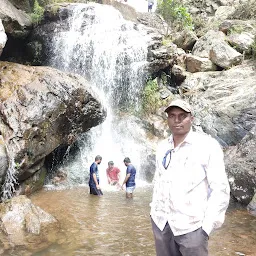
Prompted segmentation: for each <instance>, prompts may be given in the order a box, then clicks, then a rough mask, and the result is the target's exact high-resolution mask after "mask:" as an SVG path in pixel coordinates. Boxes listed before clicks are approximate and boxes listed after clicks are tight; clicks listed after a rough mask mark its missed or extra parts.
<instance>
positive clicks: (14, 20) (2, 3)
mask: <svg viewBox="0 0 256 256" xmlns="http://www.w3.org/2000/svg"><path fill="white" fill-rule="evenodd" d="M0 19H2V21H3V25H4V27H5V32H6V33H7V34H9V35H11V36H12V37H14V38H24V37H26V36H27V35H28V33H29V32H30V30H31V28H32V22H31V18H30V16H29V15H28V14H26V13H25V12H24V11H22V10H18V9H17V8H15V7H14V6H13V5H12V4H11V2H9V1H7V0H0Z"/></svg>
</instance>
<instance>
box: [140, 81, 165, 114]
mask: <svg viewBox="0 0 256 256" xmlns="http://www.w3.org/2000/svg"><path fill="white" fill-rule="evenodd" d="M160 105H161V104H160V95H159V87H158V84H157V82H156V80H148V82H147V84H146V86H145V88H144V91H143V95H142V108H143V112H145V113H147V114H153V113H155V112H156V110H157V109H158V108H159V107H160Z"/></svg>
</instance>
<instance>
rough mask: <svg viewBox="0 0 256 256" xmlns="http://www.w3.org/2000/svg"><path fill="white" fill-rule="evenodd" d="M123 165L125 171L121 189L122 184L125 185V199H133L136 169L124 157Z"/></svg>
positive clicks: (128, 159) (127, 158)
mask: <svg viewBox="0 0 256 256" xmlns="http://www.w3.org/2000/svg"><path fill="white" fill-rule="evenodd" d="M124 164H125V166H127V169H126V176H125V179H124V181H123V184H122V189H123V187H124V184H125V185H126V198H132V197H133V191H134V189H135V176H136V169H135V167H134V166H133V165H132V164H131V160H130V158H129V157H126V158H125V159H124Z"/></svg>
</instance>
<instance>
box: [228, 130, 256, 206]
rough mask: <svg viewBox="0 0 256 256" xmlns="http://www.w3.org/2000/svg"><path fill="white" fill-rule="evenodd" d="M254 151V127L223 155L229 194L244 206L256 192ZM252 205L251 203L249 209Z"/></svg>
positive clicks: (255, 147)
mask: <svg viewBox="0 0 256 256" xmlns="http://www.w3.org/2000/svg"><path fill="white" fill-rule="evenodd" d="M255 149H256V125H255V126H254V127H253V128H252V129H251V131H250V132H248V134H247V135H246V136H245V137H244V138H243V139H242V140H241V142H240V143H239V144H238V145H236V146H234V147H231V148H229V149H228V150H227V151H226V153H225V155H226V158H225V159H226V160H225V162H226V167H227V168H226V169H227V173H228V177H229V183H230V187H231V193H232V195H233V196H234V197H235V198H236V199H237V200H238V201H239V202H241V203H244V204H249V202H250V201H251V200H252V198H253V196H254V193H255V191H256V169H255V166H256V155H255V154H254V152H255ZM252 205H253V202H252V203H251V207H252ZM254 207H255V205H254ZM254 210H255V209H254Z"/></svg>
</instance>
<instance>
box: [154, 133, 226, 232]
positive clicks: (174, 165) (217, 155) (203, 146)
mask: <svg viewBox="0 0 256 256" xmlns="http://www.w3.org/2000/svg"><path fill="white" fill-rule="evenodd" d="M168 150H171V160H170V164H169V166H168V168H167V169H165V168H164V166H163V164H162V161H163V158H164V156H165V154H166V152H167V151H168ZM153 183H154V189H153V197H152V202H151V204H150V206H151V212H150V215H151V217H152V219H153V221H154V222H155V224H156V225H157V226H158V228H159V229H160V230H163V229H164V227H165V225H166V222H168V223H169V225H170V227H171V229H172V232H173V234H174V236H178V235H183V234H186V233H189V232H192V231H194V230H196V229H198V228H200V227H202V228H203V230H204V231H205V232H206V233H207V234H208V235H209V234H210V232H211V231H212V230H213V229H214V228H219V227H220V226H221V225H222V224H223V222H224V219H225V212H226V210H227V207H228V204H229V198H230V188H229V183H228V179H227V176H226V173H225V166H224V159H223V151H222V149H221V147H220V145H219V143H218V142H217V141H216V140H215V139H213V138H212V137H210V136H209V135H206V134H201V133H197V132H193V131H190V132H189V133H188V135H187V136H186V138H185V140H184V141H183V142H182V143H181V144H180V145H178V146H177V147H176V148H174V143H173V137H172V136H170V137H169V138H168V139H166V140H164V141H163V142H162V143H160V144H159V146H158V149H157V153H156V173H155V177H154V181H153Z"/></svg>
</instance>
